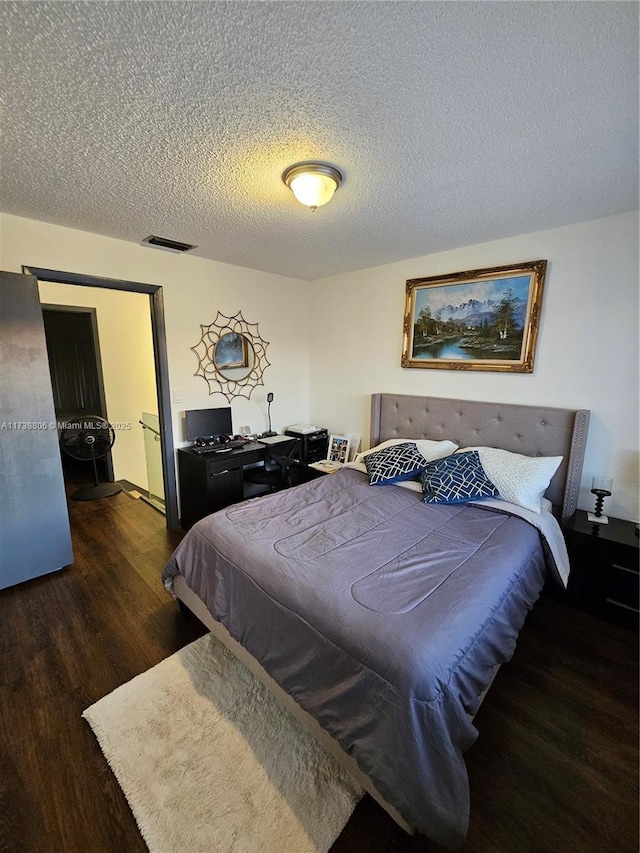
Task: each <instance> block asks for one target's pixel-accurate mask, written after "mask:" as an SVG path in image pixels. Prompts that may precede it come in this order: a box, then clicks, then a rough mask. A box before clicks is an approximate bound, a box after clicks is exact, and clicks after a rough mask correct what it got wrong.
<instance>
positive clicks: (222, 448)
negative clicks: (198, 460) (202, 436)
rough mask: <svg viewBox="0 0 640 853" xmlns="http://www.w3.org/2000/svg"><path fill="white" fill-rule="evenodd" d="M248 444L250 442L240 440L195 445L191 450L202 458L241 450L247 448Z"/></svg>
mask: <svg viewBox="0 0 640 853" xmlns="http://www.w3.org/2000/svg"><path fill="white" fill-rule="evenodd" d="M246 444H248V442H246V441H240V440H239V439H232V440H231V441H225V442H222V441H220V442H216V443H215V444H204V445H198V444H194V446H193V447H192V448H191V449H192V450H193V452H194V453H197V454H198V456H201V455H202V454H204V453H228V452H229V451H230V450H240V448H241V447H245V445H246Z"/></svg>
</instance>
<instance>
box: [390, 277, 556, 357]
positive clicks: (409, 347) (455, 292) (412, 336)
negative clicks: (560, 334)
mask: <svg viewBox="0 0 640 853" xmlns="http://www.w3.org/2000/svg"><path fill="white" fill-rule="evenodd" d="M545 270H546V261H536V262H532V263H529V264H523V265H520V266H519V267H498V268H493V269H490V270H476V271H472V272H469V273H453V274H451V275H449V276H443V277H432V278H425V279H412V280H410V281H408V282H407V308H406V311H405V326H404V335H405V342H404V344H405V345H404V350H403V359H402V365H403V367H447V368H449V369H457V370H469V369H471V370H509V371H512V372H520V373H530V372H531V371H532V369H533V353H534V349H535V339H536V334H537V329H538V321H539V316H540V307H541V300H542V286H543V282H544V274H545Z"/></svg>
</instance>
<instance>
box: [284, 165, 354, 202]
mask: <svg viewBox="0 0 640 853" xmlns="http://www.w3.org/2000/svg"><path fill="white" fill-rule="evenodd" d="M282 180H283V181H284V182H285V184H286V185H287V186H288V187H289V189H290V190H291V192H292V193H293V194H294V196H295V197H296V199H297V200H298V201H299V202H300V204H304V205H305V206H306V207H309V208H311V210H317V209H318V208H319V207H322V205H323V204H326V203H327V202H328V201H331V199H332V198H333V194H334V193H335V191H336V190H337V189H338V187H339V186H340V184H341V182H342V175H341V174H340V172H339V171H338V170H337V169H335V168H334V167H333V166H329V165H328V164H326V163H301V164H299V165H297V166H290V167H289V168H288V169H286V170H285V172H284V174H283V175H282Z"/></svg>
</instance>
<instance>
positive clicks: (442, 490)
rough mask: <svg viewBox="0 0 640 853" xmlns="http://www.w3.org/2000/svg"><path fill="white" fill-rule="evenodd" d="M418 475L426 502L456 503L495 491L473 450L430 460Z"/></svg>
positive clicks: (493, 493) (489, 495)
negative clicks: (420, 474)
mask: <svg viewBox="0 0 640 853" xmlns="http://www.w3.org/2000/svg"><path fill="white" fill-rule="evenodd" d="M421 479H422V491H423V500H424V502H425V503H427V504H457V503H464V502H465V501H470V500H478V498H490V497H495V496H496V495H497V494H498V490H497V488H496V487H495V486H494V484H493V483H492V482H491V480H490V479H489V478H488V477H487V475H486V473H485V470H484V468H483V467H482V463H481V462H480V456H479V454H478V452H477V451H476V450H471V451H469V452H468V453H454V454H452V455H451V456H447V457H445V458H444V459H437V460H436V461H435V462H429V464H428V465H427V467H426V468H425V469H424V471H423V472H422V478H421Z"/></svg>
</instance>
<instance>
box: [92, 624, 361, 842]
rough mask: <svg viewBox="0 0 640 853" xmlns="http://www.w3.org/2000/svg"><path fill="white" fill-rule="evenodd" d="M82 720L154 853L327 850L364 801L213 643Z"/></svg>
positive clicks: (132, 685)
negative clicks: (352, 813)
mask: <svg viewBox="0 0 640 853" xmlns="http://www.w3.org/2000/svg"><path fill="white" fill-rule="evenodd" d="M82 716H83V717H84V718H85V719H86V720H87V721H88V722H89V725H90V726H91V728H92V729H93V731H94V734H95V735H96V737H97V739H98V742H99V744H100V747H101V749H102V751H103V753H104V755H105V757H106V759H107V761H108V762H109V764H110V766H111V769H112V770H113V772H114V773H115V775H116V778H117V780H118V782H119V784H120V787H121V788H122V790H123V791H124V794H125V796H126V798H127V801H128V802H129V805H130V807H131V810H132V811H133V814H134V816H135V819H136V821H137V823H138V826H139V828H140V831H141V833H142V836H143V838H144V840H145V842H146V843H147V846H148V847H149V850H150V851H152V853H174V851H175V853H185V851H188V853H205V851H206V853H326V851H328V850H329V848H330V847H331V845H332V844H333V842H334V841H335V839H336V838H337V837H338V835H339V834H340V832H341V830H342V828H343V827H344V825H345V824H346V822H347V821H348V819H349V816H350V815H351V812H352V811H353V809H354V807H355V805H356V803H357V802H358V800H359V799H360V797H361V796H362V791H361V789H359V787H358V786H357V785H356V783H355V782H354V781H353V780H351V779H350V777H349V776H348V775H347V774H346V773H345V772H344V771H343V770H342V768H341V767H340V766H339V765H338V764H337V762H336V761H335V759H334V758H333V757H332V756H330V755H328V754H327V753H326V752H325V751H324V750H323V749H322V748H321V747H320V745H319V744H318V743H317V741H316V740H315V739H314V738H313V737H312V735H310V734H309V733H308V732H307V731H306V730H305V729H304V728H303V727H302V726H301V725H300V723H298V721H297V720H296V719H295V718H294V717H292V716H291V715H290V714H289V713H288V712H287V711H285V710H284V708H282V706H281V705H280V704H279V703H278V701H277V700H276V699H275V698H274V697H273V696H272V695H271V693H270V692H269V691H268V690H267V689H266V688H265V687H264V686H263V685H262V684H260V682H259V681H258V680H257V679H256V678H255V677H254V676H253V675H252V674H251V673H250V672H249V671H248V670H247V669H246V668H245V667H244V666H243V665H242V664H241V663H240V662H239V661H238V660H237V659H236V658H235V657H234V656H233V655H232V654H231V653H230V652H228V651H227V650H226V649H225V648H224V646H222V645H221V644H220V643H219V642H218V641H217V640H216V639H215V638H214V637H212V636H211V635H210V634H209V635H207V636H205V637H202V638H201V639H199V640H196V642H195V643H192V644H191V645H189V646H187V647H186V648H184V649H182V650H181V651H179V652H177V653H176V654H174V655H172V656H171V657H169V658H167V659H166V660H164V661H162V662H161V663H159V664H158V665H157V666H154V667H153V668H152V669H150V670H148V671H147V672H144V673H142V675H139V676H138V677H137V678H134V679H133V680H132V681H129V682H128V683H127V684H123V685H122V686H121V687H118V688H117V689H116V690H114V691H113V693H110V694H109V695H108V696H105V697H104V698H103V699H100V700H99V701H98V702H96V703H95V704H94V705H92V706H91V707H90V708H87V710H86V711H85V712H84V713H83V715H82Z"/></svg>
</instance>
